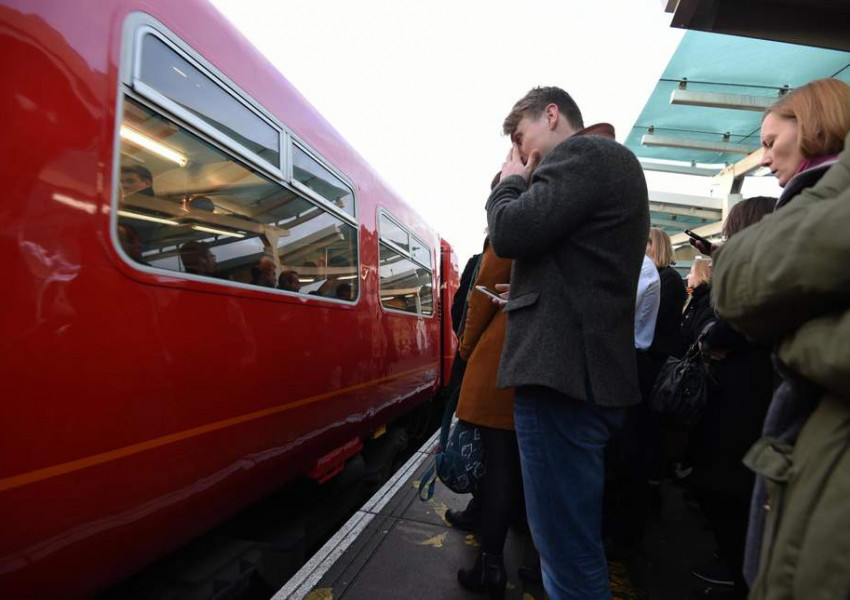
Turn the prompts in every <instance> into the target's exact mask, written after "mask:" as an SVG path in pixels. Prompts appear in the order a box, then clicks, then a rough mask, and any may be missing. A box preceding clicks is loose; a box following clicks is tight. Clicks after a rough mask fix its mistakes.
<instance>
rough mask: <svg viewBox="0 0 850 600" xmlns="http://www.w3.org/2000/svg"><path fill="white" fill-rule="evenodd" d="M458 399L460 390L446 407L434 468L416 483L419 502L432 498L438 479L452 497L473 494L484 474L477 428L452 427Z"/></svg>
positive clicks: (466, 425) (462, 423)
mask: <svg viewBox="0 0 850 600" xmlns="http://www.w3.org/2000/svg"><path fill="white" fill-rule="evenodd" d="M459 395H460V389H455V390H454V392H453V393H452V396H451V398H450V400H449V402H448V403H447V404H446V411H445V413H443V426H442V429H441V431H440V445H439V446H437V452H436V457H435V461H434V464H433V465H431V467H430V468H429V469H428V471H427V472H426V473H425V475H424V476H423V477H422V481H421V482H420V483H419V499H420V500H430V499H431V497H433V495H434V484H435V482H436V478H437V477H439V478H440V481H442V482H443V483H444V484H445V485H446V487H447V488H449V489H450V490H451V491H453V492H455V493H458V494H469V493H472V492H473V491H475V489H476V488H477V487H478V482H479V481H480V480H481V478H482V477H483V476H484V473H485V471H486V465H485V464H484V448H483V447H482V445H481V432H480V431H479V429H478V427H476V426H475V425H473V424H471V423H467V422H466V421H461V420H458V421H456V422H455V423H454V425H452V417H453V416H454V412H455V408H456V407H457V399H458V396H459Z"/></svg>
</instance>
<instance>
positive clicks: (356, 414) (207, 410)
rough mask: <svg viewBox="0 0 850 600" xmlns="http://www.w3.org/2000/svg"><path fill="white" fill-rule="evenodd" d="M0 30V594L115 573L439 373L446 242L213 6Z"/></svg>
mask: <svg viewBox="0 0 850 600" xmlns="http://www.w3.org/2000/svg"><path fill="white" fill-rule="evenodd" d="M281 26H282V28H285V25H284V24H282V25H281ZM293 51H297V49H293ZM0 55H2V56H3V65H4V66H3V77H2V83H0V86H2V87H1V88H0V107H2V110H0V115H2V116H0V119H2V132H3V138H2V144H0V169H2V174H3V176H2V181H3V183H4V193H3V195H2V196H0V220H2V229H0V256H2V257H3V266H4V268H3V274H4V276H5V277H6V288H5V289H6V293H5V294H4V299H3V310H2V312H1V313H0V323H2V335H0V373H2V381H3V388H4V390H3V394H2V401H0V424H2V434H0V518H2V524H3V525H2V529H0V597H3V598H47V597H78V596H83V595H86V594H89V593H91V592H92V591H94V590H97V589H100V588H103V587H104V586H106V585H108V584H110V583H112V582H114V581H116V580H118V579H120V578H122V577H125V576H126V575H127V574H129V573H131V572H133V571H134V570H136V569H138V568H140V567H141V566H143V565H145V564H147V563H149V562H151V561H152V560H154V559H155V558H156V557H158V556H161V555H162V554H163V553H165V552H167V551H169V550H171V549H173V548H174V547H176V546H178V545H180V544H181V543H183V542H185V541H186V540H187V539H189V538H191V537H192V536H195V535H197V534H198V533H199V532H201V531H203V530H205V529H207V528H209V527H211V526H212V525H214V524H216V523H217V522H220V521H221V520H222V519H223V518H225V517H226V516H228V515H230V514H232V513H233V512H235V511H236V510H238V509H239V508H240V507H242V506H244V505H246V504H247V503H249V502H251V501H253V500H255V499H257V498H259V497H261V496H262V495H264V494H266V493H268V492H269V491H270V490H271V489H273V488H274V487H276V486H279V485H280V484H281V483H282V482H283V481H285V480H287V479H290V478H292V477H294V476H297V475H298V474H301V473H308V472H309V473H312V474H313V475H314V476H316V477H319V478H322V477H326V476H328V475H330V474H332V473H333V470H334V469H335V468H337V467H338V465H339V463H340V461H342V460H344V459H345V458H346V457H348V456H350V455H351V453H353V452H356V451H357V450H358V449H359V447H360V440H361V438H363V437H365V436H367V435H369V434H371V433H372V432H374V431H375V430H376V429H378V428H379V427H381V426H382V425H384V424H385V423H387V422H388V421H389V420H391V419H392V418H394V417H396V416H397V415H399V414H401V413H402V412H404V411H406V410H409V409H410V408H412V407H413V406H415V405H417V404H418V403H420V402H422V401H424V400H426V399H428V398H431V397H432V396H433V395H434V393H435V392H436V391H437V389H438V388H439V386H440V385H441V381H442V375H443V373H444V372H445V371H446V370H447V368H448V366H449V362H450V357H451V355H452V352H453V344H454V339H453V336H452V333H451V328H450V323H448V322H447V320H448V319H447V318H446V319H443V318H442V317H441V315H442V314H445V315H446V317H448V306H447V303H448V302H450V300H451V296H452V293H453V290H454V289H455V287H456V286H457V270H456V260H455V258H454V255H453V254H452V252H451V248H450V246H449V245H448V244H447V243H446V242H445V241H443V240H441V239H440V238H439V236H438V235H437V233H436V232H435V231H434V230H433V229H431V228H429V227H428V226H427V225H426V224H425V223H423V221H422V220H421V218H420V217H419V216H418V215H417V214H416V213H415V212H414V211H413V210H411V209H410V207H408V206H407V205H406V204H404V203H403V202H402V201H401V200H399V199H398V198H397V197H396V196H395V195H394V194H393V193H392V192H390V191H389V190H388V189H387V188H386V186H385V185H384V184H383V183H382V182H381V180H380V179H379V178H378V177H377V176H376V174H375V173H374V172H373V171H372V170H371V169H370V168H369V166H368V165H367V164H366V163H365V162H364V161H363V159H362V158H360V157H359V156H358V155H357V153H356V152H354V151H353V150H352V148H351V147H350V146H349V145H348V144H347V143H346V142H345V141H344V140H343V139H342V138H341V137H340V136H339V134H338V133H337V132H336V131H334V130H333V129H332V128H331V127H330V125H328V123H326V122H325V121H324V119H322V117H321V116H320V115H319V114H318V113H317V112H316V111H315V109H313V108H312V107H311V106H310V105H309V104H308V103H307V102H306V101H305V100H304V99H303V98H302V97H301V96H300V95H299V94H298V92H297V91H296V90H295V89H293V88H292V87H291V86H290V85H289V83H287V81H286V80H285V79H283V78H282V77H281V76H280V74H279V73H277V72H276V71H275V69H274V68H273V67H272V66H271V65H270V64H269V63H268V62H267V61H266V60H265V59H263V58H262V57H261V56H260V55H259V54H258V53H257V52H256V50H255V49H254V48H253V47H251V45H250V44H248V43H247V42H246V40H245V39H244V38H242V37H241V35H240V34H239V33H237V32H236V31H235V30H234V29H233V28H232V27H231V26H230V25H229V24H228V23H227V22H226V21H225V20H224V19H223V18H222V17H221V16H220V15H219V14H218V13H217V12H216V11H215V10H213V9H212V8H211V7H210V6H208V5H207V4H205V3H203V2H201V1H199V0H184V1H181V2H164V1H147V2H144V1H141V0H139V1H134V0H127V1H115V2H108V3H104V2H99V1H96V0H73V1H71V0H68V1H64V2H29V1H25V0H20V1H13V0H2V1H0ZM444 307H445V309H444Z"/></svg>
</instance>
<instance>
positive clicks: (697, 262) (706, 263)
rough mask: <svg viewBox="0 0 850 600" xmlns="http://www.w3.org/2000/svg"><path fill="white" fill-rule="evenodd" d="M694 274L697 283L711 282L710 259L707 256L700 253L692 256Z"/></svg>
mask: <svg viewBox="0 0 850 600" xmlns="http://www.w3.org/2000/svg"><path fill="white" fill-rule="evenodd" d="M694 275H696V277H697V281H698V282H699V283H697V285H701V284H703V283H711V259H710V258H709V257H707V256H702V255H697V256H695V257H694ZM695 287H696V286H695Z"/></svg>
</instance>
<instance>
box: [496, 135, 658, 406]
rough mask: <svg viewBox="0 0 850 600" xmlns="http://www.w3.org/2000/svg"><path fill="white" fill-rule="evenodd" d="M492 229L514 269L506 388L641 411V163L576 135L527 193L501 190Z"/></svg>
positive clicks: (504, 186) (512, 183)
mask: <svg viewBox="0 0 850 600" xmlns="http://www.w3.org/2000/svg"><path fill="white" fill-rule="evenodd" d="M487 222H488V225H489V227H490V242H491V244H492V245H493V249H494V250H495V251H496V254H498V255H499V256H501V257H503V258H513V259H514V265H513V271H512V274H511V294H510V299H509V301H508V303H507V305H506V307H505V311H506V312H507V313H508V332H507V337H506V340H505V348H504V351H503V353H502V360H501V364H500V369H499V385H500V386H502V387H517V386H531V385H539V386H545V387H549V388H552V389H554V390H557V391H558V392H560V393H562V394H565V395H567V396H570V397H572V398H575V399H578V400H587V399H592V400H593V401H595V402H596V403H597V404H599V405H602V406H628V405H631V404H636V403H638V402H639V398H640V395H639V391H638V380H637V368H636V364H635V362H636V359H635V347H634V336H635V321H634V317H635V299H636V298H635V297H636V294H637V285H638V278H639V275H640V269H641V265H642V263H643V255H644V250H645V249H646V238H647V235H648V234H649V204H648V200H647V191H646V181H645V179H644V176H643V171H642V170H641V167H640V164H639V163H638V161H637V159H636V158H635V156H634V154H632V153H631V152H630V151H629V150H628V149H627V148H626V147H625V146H622V145H621V144H618V143H617V142H615V141H613V140H612V139H606V138H605V137H601V136H597V135H587V136H579V135H574V136H572V137H570V138H569V139H567V140H565V141H564V142H562V143H560V144H558V145H557V146H556V147H555V148H553V149H552V150H551V151H550V152H549V153H548V154H547V155H546V156H545V157H544V159H543V161H542V162H541V163H540V165H539V166H538V167H537V169H536V170H535V172H534V174H533V175H532V177H531V180H530V182H529V183H526V181H525V179H523V178H522V177H521V176H519V175H514V176H512V177H507V178H505V179H504V180H503V181H502V182H501V183H499V185H498V186H497V187H496V188H495V189H494V190H493V192H492V194H491V195H490V199H489V200H488V201H487Z"/></svg>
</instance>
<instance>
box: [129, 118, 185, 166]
mask: <svg viewBox="0 0 850 600" xmlns="http://www.w3.org/2000/svg"><path fill="white" fill-rule="evenodd" d="M121 137H122V138H123V139H125V140H127V141H128V142H130V143H131V144H135V145H137V146H140V147H142V148H144V149H145V150H150V151H151V152H153V153H154V154H156V155H158V156H161V157H162V158H164V159H166V160H170V161H171V162H174V163H177V164H178V165H179V166H181V167H185V166H186V163H188V162H189V159H188V158H186V155H185V154H182V153H180V152H178V151H177V150H174V149H173V148H169V147H168V146H166V145H165V144H163V143H161V142H158V141H157V140H155V139H153V138H152V137H149V136H147V135H145V134H143V133H139V132H138V131H136V130H135V129H133V128H131V127H128V126H127V125H122V126H121Z"/></svg>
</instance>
